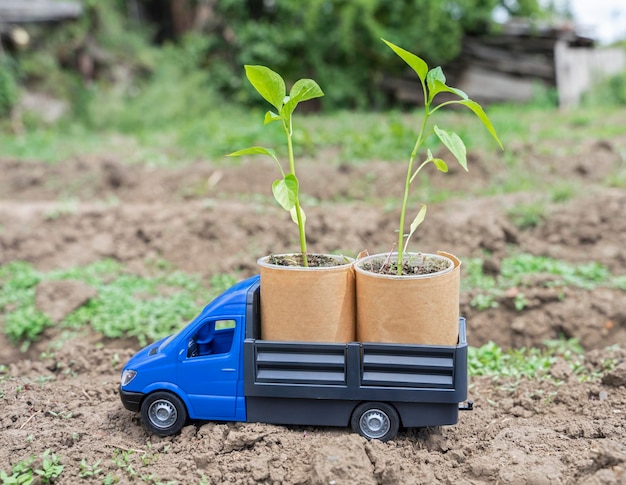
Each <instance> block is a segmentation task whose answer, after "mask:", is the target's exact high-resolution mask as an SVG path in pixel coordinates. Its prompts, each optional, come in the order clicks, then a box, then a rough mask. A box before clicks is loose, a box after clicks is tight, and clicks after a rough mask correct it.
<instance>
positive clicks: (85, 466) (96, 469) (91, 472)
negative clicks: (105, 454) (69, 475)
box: [78, 458, 102, 478]
mask: <svg viewBox="0 0 626 485" xmlns="http://www.w3.org/2000/svg"><path fill="white" fill-rule="evenodd" d="M101 462H102V460H96V461H95V462H94V463H93V464H91V465H90V464H89V463H87V460H86V459H85V458H83V459H82V460H81V461H80V472H79V473H78V476H79V477H80V478H90V477H97V476H98V475H100V474H101V473H102V468H101V467H100V463H101Z"/></svg>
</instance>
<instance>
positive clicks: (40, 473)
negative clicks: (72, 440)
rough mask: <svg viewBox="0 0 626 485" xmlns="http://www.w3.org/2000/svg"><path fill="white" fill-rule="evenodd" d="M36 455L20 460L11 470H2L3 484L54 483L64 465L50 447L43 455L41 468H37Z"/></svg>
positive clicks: (0, 478) (0, 477)
mask: <svg viewBox="0 0 626 485" xmlns="http://www.w3.org/2000/svg"><path fill="white" fill-rule="evenodd" d="M35 466H36V465H35V456H34V455H31V456H29V457H28V458H25V459H24V460H21V461H18V462H17V463H16V464H15V465H13V467H12V468H11V471H10V473H11V474H10V475H9V472H6V471H5V470H0V480H2V485H30V484H31V483H35V482H36V483H54V481H55V480H56V479H57V478H58V477H59V476H60V475H61V473H62V472H63V468H64V465H62V464H61V462H60V460H59V458H58V456H57V455H56V454H55V453H52V452H51V451H50V450H49V449H48V450H46V451H44V452H43V453H42V455H41V468H35Z"/></svg>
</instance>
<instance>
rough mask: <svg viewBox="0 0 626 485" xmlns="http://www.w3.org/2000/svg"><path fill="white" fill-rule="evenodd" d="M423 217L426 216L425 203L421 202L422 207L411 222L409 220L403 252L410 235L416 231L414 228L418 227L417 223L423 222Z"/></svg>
mask: <svg viewBox="0 0 626 485" xmlns="http://www.w3.org/2000/svg"><path fill="white" fill-rule="evenodd" d="M425 218H426V204H422V208H421V209H420V211H419V212H418V213H417V215H416V216H415V219H413V222H411V226H410V232H409V235H408V236H407V238H406V242H405V243H404V251H405V252H406V250H407V248H408V246H409V241H410V239H411V236H413V233H414V232H415V231H416V229H417V228H418V227H419V225H420V224H421V223H422V222H424V219H425Z"/></svg>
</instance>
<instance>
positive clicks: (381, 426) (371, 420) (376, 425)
mask: <svg viewBox="0 0 626 485" xmlns="http://www.w3.org/2000/svg"><path fill="white" fill-rule="evenodd" d="M389 427H390V423H389V416H387V415H386V414H385V413H384V412H383V411H381V410H380V409H370V410H369V411H366V412H365V413H363V416H361V430H362V431H363V433H364V434H365V435H366V436H367V437H369V438H381V437H382V436H385V434H386V433H387V431H389Z"/></svg>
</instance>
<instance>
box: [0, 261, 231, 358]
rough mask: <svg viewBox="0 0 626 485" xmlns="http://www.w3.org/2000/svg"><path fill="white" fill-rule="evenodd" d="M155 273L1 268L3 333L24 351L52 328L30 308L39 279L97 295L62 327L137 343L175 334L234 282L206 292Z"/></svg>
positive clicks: (94, 267)
mask: <svg viewBox="0 0 626 485" xmlns="http://www.w3.org/2000/svg"><path fill="white" fill-rule="evenodd" d="M155 273H156V274H155V275H154V276H152V277H139V276H136V275H133V274H129V273H127V272H126V271H125V269H124V267H123V266H122V265H120V264H119V263H116V262H114V261H111V260H102V261H98V262H96V263H93V264H91V265H88V266H84V267H76V268H71V269H68V270H56V271H51V272H48V273H44V272H40V271H37V270H36V269H35V268H33V267H32V265H30V264H28V263H24V262H12V263H9V264H6V265H3V266H0V312H3V313H4V333H5V334H6V335H7V336H8V337H9V338H10V340H11V341H13V342H15V343H19V342H22V343H23V349H24V350H25V348H27V346H28V344H29V343H30V342H32V341H34V340H35V339H36V338H37V337H38V336H39V335H40V334H41V333H42V332H43V330H45V329H46V328H47V327H49V326H51V325H52V324H53V322H52V320H51V319H50V318H49V317H48V316H47V315H45V314H44V313H42V312H41V311H39V310H38V309H37V308H36V306H35V289H36V287H37V285H38V284H39V282H41V281H44V280H63V279H74V280H79V281H83V282H85V283H87V284H88V285H90V286H92V287H93V288H95V289H96V290H97V296H96V297H95V298H93V299H91V300H90V301H89V302H87V303H86V304H85V305H83V306H81V307H80V308H78V309H77V310H75V311H74V312H72V313H71V314H69V315H68V316H67V317H66V318H65V319H64V320H63V321H62V322H61V323H60V325H61V326H63V327H66V328H68V329H78V328H81V327H83V326H85V325H91V327H92V328H93V329H94V330H95V331H97V332H101V333H102V334H103V335H105V336H106V337H109V338H119V337H136V338H137V339H138V340H139V342H140V343H141V344H142V345H145V344H146V343H148V342H149V341H154V340H157V339H159V338H162V337H164V336H167V335H169V334H170V333H172V332H173V331H175V330H176V329H177V327H178V326H179V325H181V324H183V323H185V322H186V321H188V320H189V319H191V318H192V317H193V316H195V315H196V314H197V313H198V310H199V308H201V307H202V306H203V305H204V304H206V303H207V302H208V301H210V300H211V299H212V297H214V296H215V295H217V294H218V293H220V292H222V291H224V290H225V289H226V288H228V287H230V286H231V285H232V284H233V283H234V282H235V279H234V278H233V277H232V276H228V275H216V276H214V277H213V278H212V279H211V281H210V285H209V287H208V288H206V287H205V286H204V285H203V283H202V281H201V279H200V278H199V277H196V276H193V275H188V274H185V273H182V272H176V271H174V272H172V271H168V270H155Z"/></svg>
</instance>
